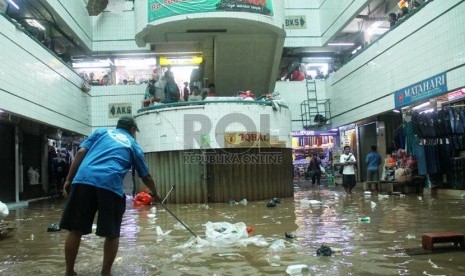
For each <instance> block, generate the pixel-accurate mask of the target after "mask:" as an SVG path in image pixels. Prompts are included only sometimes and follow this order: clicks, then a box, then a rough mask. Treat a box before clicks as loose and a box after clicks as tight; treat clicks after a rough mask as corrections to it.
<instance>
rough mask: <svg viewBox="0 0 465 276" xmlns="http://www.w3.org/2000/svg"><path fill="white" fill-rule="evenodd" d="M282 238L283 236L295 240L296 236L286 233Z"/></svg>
mask: <svg viewBox="0 0 465 276" xmlns="http://www.w3.org/2000/svg"><path fill="white" fill-rule="evenodd" d="M284 236H285V237H286V238H288V239H295V238H297V237H296V235H295V234H294V233H288V232H286V233H284Z"/></svg>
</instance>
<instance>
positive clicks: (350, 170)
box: [339, 146, 357, 194]
mask: <svg viewBox="0 0 465 276" xmlns="http://www.w3.org/2000/svg"><path fill="white" fill-rule="evenodd" d="M339 161H340V163H341V165H342V166H344V169H343V171H342V187H344V190H345V191H346V193H348V194H351V193H352V189H353V188H354V187H355V185H356V179H355V164H357V160H356V159H355V157H354V155H353V154H352V153H351V152H350V146H345V147H344V153H343V154H341V157H340V159H339Z"/></svg>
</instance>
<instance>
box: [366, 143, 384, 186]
mask: <svg viewBox="0 0 465 276" xmlns="http://www.w3.org/2000/svg"><path fill="white" fill-rule="evenodd" d="M366 162H367V180H368V181H379V165H381V156H380V155H379V153H378V152H376V146H371V152H370V153H368V154H367V158H366Z"/></svg>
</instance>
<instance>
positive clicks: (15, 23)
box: [0, 11, 84, 80]
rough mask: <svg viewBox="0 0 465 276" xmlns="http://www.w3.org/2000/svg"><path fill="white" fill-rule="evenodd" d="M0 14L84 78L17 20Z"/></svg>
mask: <svg viewBox="0 0 465 276" xmlns="http://www.w3.org/2000/svg"><path fill="white" fill-rule="evenodd" d="M0 15H1V16H3V17H4V18H5V19H6V20H8V21H9V22H10V23H11V24H12V25H14V26H15V27H16V28H17V29H19V30H21V31H22V32H23V33H24V34H26V35H27V36H29V38H31V39H32V40H34V41H35V42H36V43H37V44H39V45H40V46H41V47H42V48H44V49H45V50H47V51H48V52H49V53H50V54H51V55H52V56H54V57H55V58H57V60H59V61H60V62H61V63H62V64H63V65H65V66H66V67H68V68H69V69H70V70H71V71H72V72H73V73H75V74H76V75H77V76H79V77H80V78H81V79H82V80H84V79H83V78H82V76H81V75H79V73H78V72H76V71H75V70H74V68H73V67H72V66H71V65H69V64H68V63H66V62H64V61H63V60H62V59H61V57H59V56H58V55H57V54H55V52H53V51H52V50H50V49H49V48H47V47H45V45H44V44H42V42H40V41H39V40H38V39H37V38H35V37H34V36H33V35H31V34H30V33H29V32H28V31H27V30H26V29H25V28H24V26H23V25H21V24H20V23H19V22H17V21H16V20H14V19H13V18H11V17H9V16H8V15H7V14H6V13H4V12H2V11H0Z"/></svg>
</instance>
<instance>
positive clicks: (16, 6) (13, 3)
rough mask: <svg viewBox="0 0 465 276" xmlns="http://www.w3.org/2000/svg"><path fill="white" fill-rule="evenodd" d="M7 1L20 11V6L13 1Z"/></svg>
mask: <svg viewBox="0 0 465 276" xmlns="http://www.w3.org/2000/svg"><path fill="white" fill-rule="evenodd" d="M6 1H8V3H10V4H11V5H13V7H15V8H16V9H17V10H19V7H18V5H16V3H15V2H13V0H6Z"/></svg>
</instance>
